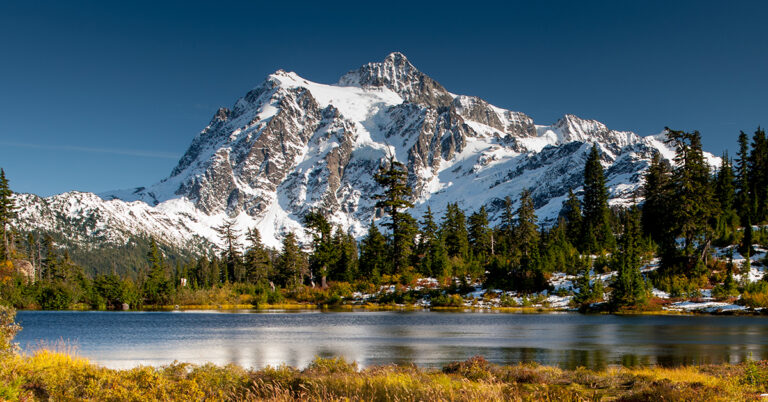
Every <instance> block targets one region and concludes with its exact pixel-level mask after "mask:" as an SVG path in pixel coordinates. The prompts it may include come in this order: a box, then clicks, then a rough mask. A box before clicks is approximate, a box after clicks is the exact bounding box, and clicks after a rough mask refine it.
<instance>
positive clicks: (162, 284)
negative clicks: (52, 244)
mask: <svg viewBox="0 0 768 402" xmlns="http://www.w3.org/2000/svg"><path fill="white" fill-rule="evenodd" d="M67 259H68V257H65V258H64V260H65V261H66V260H67ZM147 261H148V262H149V272H148V274H147V280H146V281H145V282H144V286H143V293H144V298H145V300H146V301H147V303H150V304H159V303H163V302H165V301H167V300H168V299H169V298H170V294H171V288H172V284H171V283H170V281H169V280H168V272H167V270H166V267H165V260H164V259H163V255H162V254H161V253H160V249H159V248H158V247H157V243H156V242H155V239H151V241H150V246H149V253H148V254H147Z"/></svg>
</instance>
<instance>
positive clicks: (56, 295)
mask: <svg viewBox="0 0 768 402" xmlns="http://www.w3.org/2000/svg"><path fill="white" fill-rule="evenodd" d="M72 299H73V294H72V290H71V289H69V287H67V285H65V284H64V283H62V282H53V283H49V284H47V285H45V286H44V287H43V289H42V290H41V291H40V295H39V299H38V302H39V303H40V307H41V308H42V309H43V310H65V309H68V308H69V306H70V304H72Z"/></svg>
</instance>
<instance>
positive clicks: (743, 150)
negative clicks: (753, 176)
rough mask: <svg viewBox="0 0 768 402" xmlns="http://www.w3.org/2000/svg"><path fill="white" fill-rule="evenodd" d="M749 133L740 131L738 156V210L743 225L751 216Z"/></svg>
mask: <svg viewBox="0 0 768 402" xmlns="http://www.w3.org/2000/svg"><path fill="white" fill-rule="evenodd" d="M748 141H749V140H748V138H747V134H745V133H744V132H743V131H742V132H741V133H739V152H738V155H737V158H736V210H737V212H738V214H739V218H740V219H741V225H742V226H744V225H746V224H747V218H748V217H751V209H752V194H751V191H750V190H751V186H750V183H749V176H750V172H749V159H750V158H749V144H748Z"/></svg>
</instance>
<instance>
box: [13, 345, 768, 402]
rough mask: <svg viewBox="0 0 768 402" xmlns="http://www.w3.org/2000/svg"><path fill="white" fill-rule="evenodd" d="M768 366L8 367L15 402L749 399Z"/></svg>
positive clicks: (30, 359)
mask: <svg viewBox="0 0 768 402" xmlns="http://www.w3.org/2000/svg"><path fill="white" fill-rule="evenodd" d="M766 379H768V363H764V362H760V363H745V364H739V365H717V366H701V367H678V368H636V369H627V368H609V369H607V370H602V371H594V370H587V369H583V368H580V369H576V370H563V369H559V368H556V367H547V366H540V365H536V364H518V365H512V366H498V365H494V364H490V363H489V362H487V361H485V360H484V359H483V358H481V357H476V358H472V359H469V360H467V361H464V362H457V363H451V364H449V365H446V366H445V367H444V368H443V370H428V369H420V368H417V367H415V366H395V365H386V366H376V367H370V368H365V369H362V370H360V369H359V368H358V366H357V365H356V364H354V363H348V362H346V361H344V360H343V359H320V358H318V359H316V360H315V361H314V362H312V363H311V364H310V365H309V366H308V367H307V368H306V369H304V370H298V369H295V368H292V367H287V366H281V367H268V368H265V369H261V370H246V369H243V368H241V367H238V366H234V365H228V366H224V367H221V366H215V365H212V364H207V365H203V366H195V365H190V364H186V363H174V364H171V365H168V366H163V367H158V368H155V367H137V368H134V369H130V370H111V369H106V368H102V367H99V366H96V365H94V364H91V363H90V362H88V361H87V360H86V359H82V358H78V357H72V356H71V355H70V354H66V353H58V352H51V351H48V350H44V349H41V350H38V351H36V352H34V353H33V354H31V355H25V356H21V355H12V356H10V357H7V358H5V359H3V360H2V361H1V362H0V399H6V400H57V401H58V400H63V401H67V400H94V401H96V400H98V401H102V400H113V401H123V400H126V401H148V400H185V401H186V400H190V401H194V400H198V401H201V400H206V401H209V400H211V401H216V400H269V401H288V400H329V401H342V400H343V401H370V400H382V401H383V400H398V401H417V400H429V401H433V400H450V401H481V400H482V401H502V400H509V401H529V400H530V401H534V400H535V401H539V400H543V401H586V400H620V401H656V400H664V401H741V400H758V399H759V395H760V393H761V392H764V391H765V390H766V385H768V384H767V383H766V381H767V380H766Z"/></svg>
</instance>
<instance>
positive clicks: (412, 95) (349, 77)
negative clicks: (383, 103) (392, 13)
mask: <svg viewBox="0 0 768 402" xmlns="http://www.w3.org/2000/svg"><path fill="white" fill-rule="evenodd" d="M337 85H339V86H352V87H386V88H389V89H391V90H393V91H395V92H397V93H398V94H399V95H400V96H401V97H402V98H403V99H404V100H405V101H407V102H413V103H420V104H424V105H427V106H445V107H447V106H449V105H450V104H451V102H452V101H453V96H452V95H451V94H450V93H449V92H448V91H447V90H446V89H445V88H443V86H442V85H440V84H439V83H438V82H437V81H435V80H433V79H432V78H430V77H429V76H427V75H426V74H424V73H422V72H421V71H419V70H418V69H417V68H416V67H415V66H414V65H413V64H411V62H410V61H409V60H408V58H406V57H405V55H404V54H402V53H400V52H392V53H390V54H389V55H387V57H385V58H384V61H381V62H373V63H368V64H366V65H364V66H362V67H360V68H358V69H357V70H352V71H350V72H348V73H346V74H344V75H343V76H342V77H341V78H340V79H339V82H338V83H337Z"/></svg>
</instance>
